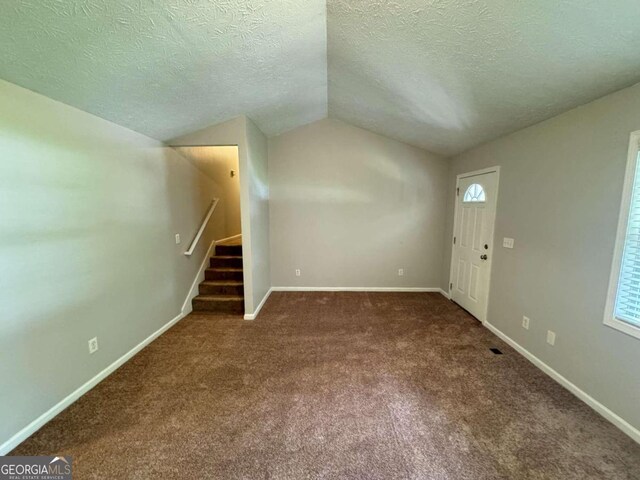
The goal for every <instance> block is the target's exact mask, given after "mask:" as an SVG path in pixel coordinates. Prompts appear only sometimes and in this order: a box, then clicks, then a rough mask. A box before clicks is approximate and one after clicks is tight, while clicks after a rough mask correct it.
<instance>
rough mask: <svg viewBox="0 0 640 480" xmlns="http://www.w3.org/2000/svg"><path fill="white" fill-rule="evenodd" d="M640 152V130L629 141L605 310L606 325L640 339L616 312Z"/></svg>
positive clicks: (637, 328)
mask: <svg viewBox="0 0 640 480" xmlns="http://www.w3.org/2000/svg"><path fill="white" fill-rule="evenodd" d="M639 151H640V130H638V131H636V132H633V133H632V134H631V140H630V141H629V153H628V157H627V168H626V171H625V174H624V185H623V187H622V201H621V204H620V216H619V217H618V231H617V233H616V244H615V250H614V252H613V262H612V265H611V277H609V291H608V293H607V303H606V307H605V309H604V324H605V325H607V326H609V327H612V328H615V329H616V330H619V331H621V332H624V333H626V334H627V335H631V336H632V337H636V338H640V328H639V327H636V326H634V325H631V324H630V323H627V322H624V321H622V320H618V319H617V318H616V316H615V313H614V310H615V305H616V295H617V292H618V281H619V278H620V268H621V266H622V254H623V250H624V240H625V236H626V234H627V221H628V218H629V209H630V206H631V193H632V190H633V180H634V177H635V173H636V168H637V167H638V166H639V165H637V163H638V152H639Z"/></svg>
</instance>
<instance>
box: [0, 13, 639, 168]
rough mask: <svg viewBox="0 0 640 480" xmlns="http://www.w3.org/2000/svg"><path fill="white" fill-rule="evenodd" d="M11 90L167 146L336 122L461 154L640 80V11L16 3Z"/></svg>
mask: <svg viewBox="0 0 640 480" xmlns="http://www.w3.org/2000/svg"><path fill="white" fill-rule="evenodd" d="M0 13H1V15H0V45H2V48H1V49H0V77H1V78H4V79H5V80H8V81H10V82H13V83H16V84H18V85H21V86H24V87H27V88H29V89H31V90H34V91H37V92H40V93H43V94H44V95H47V96H49V97H52V98H54V99H57V100H60V101H62V102H65V103H67V104H70V105H73V106H76V107H78V108H81V109H83V110H86V111H89V112H91V113H94V114H96V115H99V116H101V117H103V118H107V119H109V120H112V121H114V122H116V123H119V124H121V125H124V126H127V127H129V128H132V129H133V130H137V131H139V132H142V133H145V134H147V135H149V136H152V137H154V138H157V139H160V140H166V139H169V138H174V137H177V136H180V135H183V134H185V133H188V132H191V131H193V130H197V129H199V128H202V127H205V126H208V125H212V124H215V123H219V122H222V121H224V120H228V119H230V118H232V117H234V116H237V115H240V114H246V115H247V116H249V117H250V118H252V119H253V120H254V121H255V122H256V123H257V124H258V126H259V127H260V128H261V129H262V130H263V131H264V132H265V133H266V134H267V135H270V136H271V135H276V134H278V133H281V132H283V131H286V130H288V129H291V128H293V127H296V126H299V125H302V124H305V123H309V122H311V121H314V120H317V119H320V118H323V117H325V116H327V112H328V114H329V116H332V117H336V118H340V119H342V120H344V121H347V122H349V123H352V124H354V125H358V126H360V127H363V128H367V129H369V130H372V131H375V132H378V133H381V134H384V135H387V136H390V137H392V138H396V139H399V140H402V141H404V142H407V143H410V144H413V145H417V146H421V147H424V148H426V149H428V150H431V151H434V152H437V153H441V154H447V155H448V154H454V153H458V152H460V151H463V150H465V149H467V148H469V147H471V146H474V145H477V144H479V143H482V142H484V141H488V140H491V139H493V138H496V137H498V136H501V135H503V134H505V133H508V132H511V131H514V130H517V129H519V128H522V127H525V126H527V125H531V124H533V123H536V122H538V121H541V120H544V119H546V118H549V117H551V116H553V115H556V114H558V113H560V112H563V111H565V110H568V109H570V108H572V107H575V106H577V105H579V104H583V103H586V102H588V101H590V100H592V99H595V98H598V97H600V96H602V95H605V94H607V93H609V92H612V91H615V90H618V89H620V88H623V87H626V86H628V85H631V84H633V83H636V82H638V81H640V48H638V45H640V28H638V27H637V26H638V25H640V8H638V3H637V0H615V1H611V2H605V1H602V0H562V1H558V0H535V1H524V0H517V1H516V0H395V1H394V0H366V1H365V0H328V3H326V2H325V0H271V1H270V0H10V1H6V2H3V4H2V7H1V12H0Z"/></svg>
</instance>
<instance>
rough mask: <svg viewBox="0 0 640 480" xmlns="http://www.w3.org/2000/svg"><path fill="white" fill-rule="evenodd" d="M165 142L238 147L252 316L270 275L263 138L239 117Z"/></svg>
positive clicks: (248, 307) (248, 306)
mask: <svg viewBox="0 0 640 480" xmlns="http://www.w3.org/2000/svg"><path fill="white" fill-rule="evenodd" d="M167 143H168V144H170V145H174V146H188V145H191V146H193V145H237V146H238V156H239V163H240V168H239V170H240V172H239V180H240V213H241V224H242V251H243V257H244V258H243V263H244V292H245V300H244V302H245V314H248V315H252V314H253V313H254V312H255V309H256V308H258V306H259V305H260V302H262V299H263V298H264V296H265V294H266V292H267V291H268V289H269V282H268V281H267V279H268V278H269V277H270V265H269V255H268V252H269V231H268V225H269V218H268V209H267V208H266V205H268V202H269V184H268V182H267V176H266V169H267V158H266V155H267V149H266V138H265V136H264V134H263V133H262V132H261V131H260V130H259V129H258V127H256V126H255V125H254V124H253V122H251V120H249V119H248V118H247V117H245V116H240V117H236V118H234V119H231V120H229V121H227V122H223V123H220V124H218V125H214V126H211V127H207V128H204V129H202V130H198V131H197V132H193V133H191V134H189V135H184V136H182V137H180V138H176V139H173V140H171V141H170V142H167ZM254 230H255V232H254ZM254 252H255V257H254ZM254 277H255V278H254Z"/></svg>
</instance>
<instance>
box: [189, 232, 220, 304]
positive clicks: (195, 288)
mask: <svg viewBox="0 0 640 480" xmlns="http://www.w3.org/2000/svg"><path fill="white" fill-rule="evenodd" d="M219 241H220V240H214V241H213V242H211V245H209V249H208V250H207V253H206V254H205V255H204V259H203V260H202V263H201V264H200V268H199V269H198V273H197V274H196V278H194V279H193V283H192V284H191V288H190V289H189V293H187V298H185V300H184V303H183V304H182V309H181V311H182V313H183V314H185V315H186V314H187V313H191V310H192V308H191V300H193V298H194V297H195V296H196V295H198V285H200V282H202V281H203V280H204V271H205V270H206V269H207V265H208V264H209V259H210V258H211V254H212V253H213V249H214V248H215V246H216V243H217V242H219Z"/></svg>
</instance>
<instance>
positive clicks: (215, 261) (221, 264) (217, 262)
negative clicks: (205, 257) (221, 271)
mask: <svg viewBox="0 0 640 480" xmlns="http://www.w3.org/2000/svg"><path fill="white" fill-rule="evenodd" d="M209 264H210V265H211V268H242V257H235V256H218V255H216V256H215V257H211V261H210V262H209Z"/></svg>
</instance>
